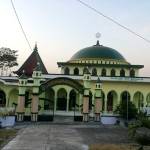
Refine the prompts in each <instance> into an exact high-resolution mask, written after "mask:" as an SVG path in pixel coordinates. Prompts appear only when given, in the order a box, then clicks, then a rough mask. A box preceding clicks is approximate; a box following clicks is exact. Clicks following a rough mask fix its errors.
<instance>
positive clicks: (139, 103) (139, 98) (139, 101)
mask: <svg viewBox="0 0 150 150" xmlns="http://www.w3.org/2000/svg"><path fill="white" fill-rule="evenodd" d="M133 103H134V104H135V106H136V108H138V109H140V108H141V107H144V96H143V94H142V93H141V92H139V91H138V92H136V93H135V94H134V96H133Z"/></svg>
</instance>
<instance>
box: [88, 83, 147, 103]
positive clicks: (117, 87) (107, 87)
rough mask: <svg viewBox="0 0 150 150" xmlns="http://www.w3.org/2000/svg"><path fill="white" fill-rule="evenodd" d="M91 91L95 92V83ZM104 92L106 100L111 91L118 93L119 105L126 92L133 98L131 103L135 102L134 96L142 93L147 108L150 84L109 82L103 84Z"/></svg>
mask: <svg viewBox="0 0 150 150" xmlns="http://www.w3.org/2000/svg"><path fill="white" fill-rule="evenodd" d="M91 88H92V89H91V90H92V91H93V92H94V89H95V83H92V85H91ZM102 90H103V92H104V94H105V100H107V94H108V93H109V92H110V91H115V92H116V93H117V97H118V102H117V103H118V104H119V102H120V99H121V94H122V92H124V91H128V92H129V93H130V96H131V101H133V97H134V94H135V93H136V92H138V91H139V92H141V93H142V94H143V97H144V98H143V99H144V106H146V104H147V102H146V98H147V96H148V94H149V93H150V84H147V83H131V82H107V81H104V82H103V83H102Z"/></svg>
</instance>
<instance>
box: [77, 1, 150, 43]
mask: <svg viewBox="0 0 150 150" xmlns="http://www.w3.org/2000/svg"><path fill="white" fill-rule="evenodd" d="M76 1H78V2H79V3H80V4H82V5H84V6H86V7H87V8H89V9H91V10H92V11H94V12H96V13H97V14H99V15H101V16H103V17H104V18H106V19H108V20H109V21H111V22H113V23H115V24H116V25H118V26H120V27H121V28H123V29H125V30H127V31H128V32H130V33H132V34H134V35H135V36H138V37H139V38H141V39H143V40H144V41H146V42H148V43H150V40H149V39H147V38H145V37H143V36H142V35H140V34H138V33H136V32H134V31H132V30H131V29H130V28H128V27H126V26H124V25H122V24H120V23H119V22H118V21H116V20H114V19H112V18H111V17H108V16H107V15H105V14H103V13H102V12H100V11H99V10H97V9H96V8H94V7H92V6H90V5H89V4H87V3H85V2H83V1H81V0H76Z"/></svg>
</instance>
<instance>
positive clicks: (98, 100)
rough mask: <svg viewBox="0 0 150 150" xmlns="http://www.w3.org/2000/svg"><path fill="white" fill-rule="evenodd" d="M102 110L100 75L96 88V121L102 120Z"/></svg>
mask: <svg viewBox="0 0 150 150" xmlns="http://www.w3.org/2000/svg"><path fill="white" fill-rule="evenodd" d="M100 111H102V82H101V80H100V78H99V77H98V80H97V83H96V88H95V121H100Z"/></svg>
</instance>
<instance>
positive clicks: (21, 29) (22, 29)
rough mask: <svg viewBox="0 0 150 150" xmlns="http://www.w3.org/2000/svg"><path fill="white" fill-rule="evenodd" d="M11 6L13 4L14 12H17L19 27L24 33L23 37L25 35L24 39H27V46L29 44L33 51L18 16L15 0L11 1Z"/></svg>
mask: <svg viewBox="0 0 150 150" xmlns="http://www.w3.org/2000/svg"><path fill="white" fill-rule="evenodd" d="M11 4H12V7H13V10H14V12H15V15H16V18H17V20H18V23H19V25H20V28H21V31H22V33H23V35H24V37H25V39H26V41H27V44H28V46H29V48H30V49H31V50H32V48H31V45H30V42H29V40H28V38H27V35H26V33H25V31H24V29H23V26H22V24H21V21H20V19H19V16H18V14H17V11H16V9H15V6H14V3H13V0H11Z"/></svg>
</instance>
